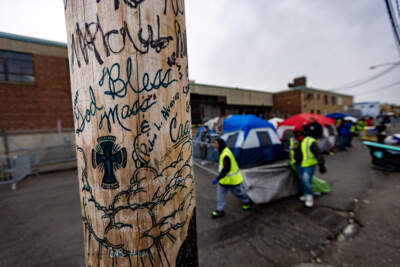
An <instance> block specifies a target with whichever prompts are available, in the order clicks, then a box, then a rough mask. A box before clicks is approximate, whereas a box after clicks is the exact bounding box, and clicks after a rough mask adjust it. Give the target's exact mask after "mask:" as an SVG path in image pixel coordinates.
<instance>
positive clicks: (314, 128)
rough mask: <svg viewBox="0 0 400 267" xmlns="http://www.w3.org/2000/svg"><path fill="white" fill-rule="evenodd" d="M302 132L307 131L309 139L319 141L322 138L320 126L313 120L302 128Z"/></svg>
mask: <svg viewBox="0 0 400 267" xmlns="http://www.w3.org/2000/svg"><path fill="white" fill-rule="evenodd" d="M303 128H304V130H305V131H307V132H308V133H309V134H310V136H311V137H314V138H315V139H320V138H321V137H322V126H321V124H319V123H318V122H317V121H316V120H315V119H314V118H312V117H311V118H310V123H308V124H306V125H304V126H303Z"/></svg>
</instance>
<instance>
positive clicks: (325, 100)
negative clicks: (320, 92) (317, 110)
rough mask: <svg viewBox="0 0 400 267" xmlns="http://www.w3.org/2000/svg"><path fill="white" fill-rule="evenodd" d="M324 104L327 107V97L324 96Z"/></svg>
mask: <svg viewBox="0 0 400 267" xmlns="http://www.w3.org/2000/svg"><path fill="white" fill-rule="evenodd" d="M324 104H325V105H328V96H327V95H324Z"/></svg>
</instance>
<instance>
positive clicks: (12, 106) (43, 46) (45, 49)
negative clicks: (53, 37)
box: [0, 33, 73, 131]
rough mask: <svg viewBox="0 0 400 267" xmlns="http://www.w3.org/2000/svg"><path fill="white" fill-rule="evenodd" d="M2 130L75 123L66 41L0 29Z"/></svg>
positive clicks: (51, 127)
mask: <svg viewBox="0 0 400 267" xmlns="http://www.w3.org/2000/svg"><path fill="white" fill-rule="evenodd" d="M0 96H1V97H0V130H6V131H21V130H33V129H56V128H57V125H60V124H61V125H62V127H64V128H72V127H73V118H72V104H71V90H70V85H69V73H68V59H67V46H66V44H62V43H57V42H50V41H45V40H40V39H35V38H27V37H22V36H17V35H12V34H8V33H0Z"/></svg>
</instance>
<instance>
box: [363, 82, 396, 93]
mask: <svg viewBox="0 0 400 267" xmlns="http://www.w3.org/2000/svg"><path fill="white" fill-rule="evenodd" d="M398 84H400V81H398V82H395V83H392V84H389V85H386V86H383V87H380V88H375V89H373V90H369V91H365V92H361V93H359V94H356V95H361V94H368V93H374V92H377V91H380V90H384V89H389V88H391V87H393V86H395V85H398Z"/></svg>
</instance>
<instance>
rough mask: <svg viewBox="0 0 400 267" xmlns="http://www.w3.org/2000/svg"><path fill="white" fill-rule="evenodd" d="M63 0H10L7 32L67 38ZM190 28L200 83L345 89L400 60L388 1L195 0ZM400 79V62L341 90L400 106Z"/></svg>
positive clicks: (2, 17)
mask: <svg viewBox="0 0 400 267" xmlns="http://www.w3.org/2000/svg"><path fill="white" fill-rule="evenodd" d="M93 1H95V0H93ZM152 1H154V0H152ZM160 1H161V0H160ZM62 2H63V1H62V0H35V1H32V0H2V1H1V4H0V31H3V32H9V33H14V34H20V35H26V36H31V37H37V38H43V39H49V40H55V41H61V42H66V31H65V22H64V10H63V4H62ZM161 2H163V1H161ZM397 15H398V14H397ZM186 28H187V35H188V50H189V78H190V79H191V80H195V81H196V82H198V83H206V84H215V85H223V86H230V87H241V88H246V89H253V90H262V91H270V92H273V91H279V90H283V89H287V84H288V83H289V82H291V80H292V79H293V78H294V77H297V76H301V75H306V76H307V79H308V85H309V86H311V87H315V88H319V89H332V88H341V87H343V86H344V85H351V84H353V82H354V81H360V80H364V79H366V78H369V77H371V76H373V75H375V74H377V73H380V72H382V71H384V70H385V68H387V67H380V68H376V69H375V70H370V69H369V67H370V66H372V65H377V64H381V63H386V62H395V61H399V60H400V53H399V50H398V49H397V47H396V43H395V39H394V35H393V32H392V29H391V25H390V22H389V18H388V14H387V11H386V6H385V2H384V0H352V1H349V0H334V1H333V0H319V1H315V0H251V1H243V0H189V1H186ZM396 82H400V67H399V68H396V69H394V70H393V71H391V72H390V73H388V74H386V75H384V76H382V77H381V78H379V79H376V80H373V81H372V82H369V83H366V84H365V85H362V86H359V87H355V88H350V89H346V90H341V91H340V92H341V93H347V94H352V95H354V96H355V101H381V102H389V103H396V104H400V84H398V85H397V86H392V87H387V86H388V85H391V84H394V83H396ZM384 87H387V88H384ZM380 88H383V89H380Z"/></svg>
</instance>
